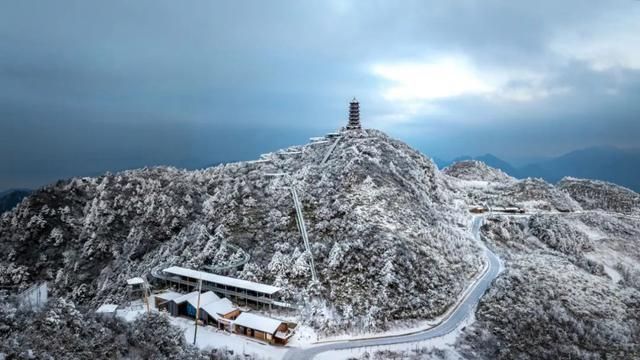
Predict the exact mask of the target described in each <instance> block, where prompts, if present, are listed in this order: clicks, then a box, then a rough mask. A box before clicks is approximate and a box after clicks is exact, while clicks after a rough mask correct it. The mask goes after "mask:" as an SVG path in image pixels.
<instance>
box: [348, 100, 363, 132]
mask: <svg viewBox="0 0 640 360" xmlns="http://www.w3.org/2000/svg"><path fill="white" fill-rule="evenodd" d="M358 129H362V126H360V103H359V102H358V100H356V98H355V97H354V98H353V100H351V102H350V103H349V123H348V124H347V130H358Z"/></svg>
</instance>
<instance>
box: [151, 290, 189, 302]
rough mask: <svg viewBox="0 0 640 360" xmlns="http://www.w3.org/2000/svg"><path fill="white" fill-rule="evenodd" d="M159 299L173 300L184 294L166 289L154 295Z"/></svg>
mask: <svg viewBox="0 0 640 360" xmlns="http://www.w3.org/2000/svg"><path fill="white" fill-rule="evenodd" d="M153 296H155V297H157V298H159V299H162V300H165V301H169V300H173V299H177V298H179V297H180V296H182V294H180V293H177V292H175V291H165V292H163V293H160V294H155V295H153Z"/></svg>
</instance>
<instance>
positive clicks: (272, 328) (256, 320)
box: [233, 312, 282, 334]
mask: <svg viewBox="0 0 640 360" xmlns="http://www.w3.org/2000/svg"><path fill="white" fill-rule="evenodd" d="M233 323H234V324H236V325H240V326H244V327H246V328H250V329H254V330H258V331H262V332H266V333H269V334H273V333H275V332H276V330H278V327H280V325H281V324H282V321H280V320H276V319H272V318H268V317H265V316H261V315H256V314H251V313H246V312H243V313H241V314H240V316H238V318H236V319H235V320H234V321H233Z"/></svg>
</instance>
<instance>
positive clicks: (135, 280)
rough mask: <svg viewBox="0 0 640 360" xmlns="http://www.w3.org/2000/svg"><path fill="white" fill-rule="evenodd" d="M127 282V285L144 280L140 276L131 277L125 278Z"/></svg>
mask: <svg viewBox="0 0 640 360" xmlns="http://www.w3.org/2000/svg"><path fill="white" fill-rule="evenodd" d="M127 284H129V285H140V284H144V280H143V279H142V278H140V277H134V278H132V279H129V280H127Z"/></svg>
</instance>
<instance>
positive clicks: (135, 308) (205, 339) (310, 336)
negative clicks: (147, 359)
mask: <svg viewBox="0 0 640 360" xmlns="http://www.w3.org/2000/svg"><path fill="white" fill-rule="evenodd" d="M149 304H150V309H151V311H158V310H157V309H156V308H155V306H154V305H153V304H155V300H154V297H153V296H151V297H150V298H149ZM145 312H146V306H145V305H144V304H143V302H142V301H141V300H136V301H133V302H131V304H130V305H129V306H126V307H121V308H118V310H117V312H116V314H117V316H118V317H121V318H122V319H124V320H125V321H134V320H135V319H136V318H137V317H138V316H140V315H142V314H144V313H145ZM167 317H168V318H169V321H170V322H171V324H173V325H175V326H177V327H179V328H180V329H183V331H184V336H185V338H186V339H187V342H188V343H190V344H192V343H193V333H194V332H195V323H194V321H193V320H190V319H186V318H181V317H173V316H169V315H168V314H167ZM316 339H317V336H316V335H315V332H313V330H312V329H311V328H309V327H306V326H302V327H300V329H298V331H297V332H296V335H295V337H294V339H292V341H291V344H295V345H296V346H304V345H306V344H309V343H311V342H314V341H316ZM196 346H197V347H198V348H200V349H203V350H204V349H209V348H216V349H222V348H227V349H229V350H232V351H233V352H234V354H243V355H244V354H248V355H251V356H252V357H254V358H256V359H265V360H267V359H268V360H279V359H281V358H282V357H283V356H284V353H285V352H287V350H288V348H287V347H283V346H274V345H269V344H267V343H265V342H261V341H258V340H255V339H251V338H248V337H245V336H241V335H235V334H231V333H228V332H226V331H222V330H218V329H216V328H214V327H212V326H198V335H197V337H196Z"/></svg>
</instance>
